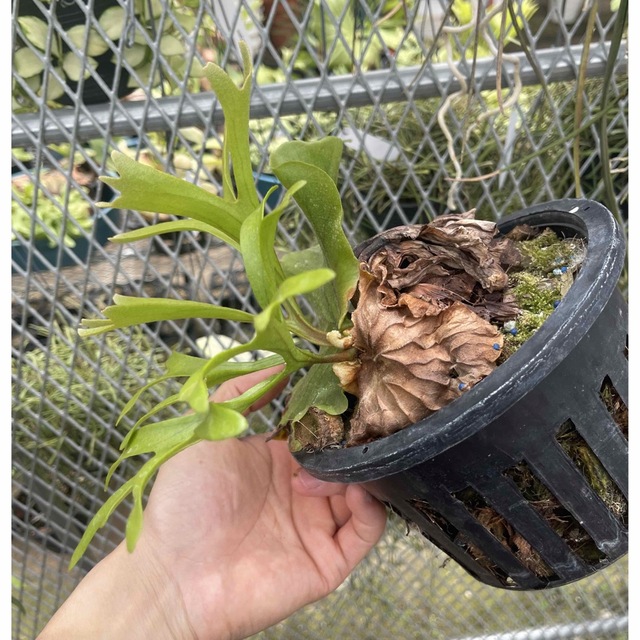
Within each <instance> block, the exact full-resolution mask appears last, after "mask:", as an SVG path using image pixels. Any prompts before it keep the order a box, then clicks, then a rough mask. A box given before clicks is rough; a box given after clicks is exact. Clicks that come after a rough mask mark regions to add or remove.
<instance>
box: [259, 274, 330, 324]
mask: <svg viewBox="0 0 640 640" xmlns="http://www.w3.org/2000/svg"><path fill="white" fill-rule="evenodd" d="M335 277H336V274H335V273H334V272H333V271H332V270H331V269H315V270H314V271H305V272H304V273H299V274H297V275H295V276H291V277H290V278H287V279H286V280H284V281H283V282H282V283H281V284H280V286H279V287H278V290H277V291H276V293H275V297H274V298H273V300H271V302H270V303H269V304H268V305H267V306H266V307H265V308H264V310H263V311H262V312H261V313H259V314H258V315H257V316H256V318H255V321H254V325H255V328H256V332H257V333H262V332H265V331H266V330H267V327H268V326H269V324H270V323H271V322H272V320H273V314H274V312H276V310H278V309H279V308H280V305H282V304H283V303H284V302H286V301H287V300H289V299H290V298H294V297H295V296H301V295H304V294H305V293H309V292H310V291H313V290H314V289H318V288H319V287H322V286H323V285H325V284H327V282H331V280H333V279H334V278H335ZM280 317H281V316H280Z"/></svg>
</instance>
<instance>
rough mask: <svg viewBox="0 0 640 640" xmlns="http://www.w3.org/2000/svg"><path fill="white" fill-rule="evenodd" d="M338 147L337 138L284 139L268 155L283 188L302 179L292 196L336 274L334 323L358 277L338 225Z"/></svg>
mask: <svg viewBox="0 0 640 640" xmlns="http://www.w3.org/2000/svg"><path fill="white" fill-rule="evenodd" d="M341 150H342V141H341V140H339V139H337V138H326V139H324V140H322V141H319V142H311V143H304V142H297V141H294V142H286V143H284V144H282V145H281V146H279V147H278V148H277V149H276V150H275V151H274V152H273V154H272V156H271V168H272V170H273V172H274V173H275V175H276V176H277V177H278V179H279V180H280V182H282V184H283V185H284V186H285V187H286V188H290V187H292V186H293V185H294V184H296V183H297V182H299V181H300V180H304V181H305V182H306V184H305V186H304V187H303V188H301V189H299V191H298V192H297V193H296V195H295V200H296V202H297V203H298V204H299V205H300V208H301V209H302V211H303V212H304V214H305V216H306V217H307V219H308V220H309V222H310V223H311V226H312V227H313V230H314V232H315V234H316V237H317V238H318V243H319V245H320V247H321V249H322V254H323V256H324V259H325V266H326V267H328V268H329V269H332V270H333V271H334V272H335V274H336V278H335V282H334V283H333V285H332V286H333V290H334V294H335V295H334V298H333V301H332V304H331V310H330V311H331V315H332V319H333V321H334V326H336V327H339V326H340V325H341V323H342V321H343V319H344V317H345V315H346V312H347V307H348V303H349V300H350V298H351V296H352V295H353V292H354V290H355V286H356V282H357V280H358V261H357V259H356V257H355V255H354V253H353V250H352V248H351V246H350V245H349V241H348V240H347V237H346V236H345V234H344V231H343V229H342V202H341V199H340V193H339V192H338V189H337V187H336V184H335V174H336V173H337V170H336V163H337V162H339V160H340V157H341Z"/></svg>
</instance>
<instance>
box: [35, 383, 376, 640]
mask: <svg viewBox="0 0 640 640" xmlns="http://www.w3.org/2000/svg"><path fill="white" fill-rule="evenodd" d="M270 373H273V372H272V371H264V372H256V373H253V374H249V375H248V376H244V377H242V378H237V379H236V380H234V381H230V382H229V383H226V384H225V385H222V386H221V387H220V388H219V390H218V391H217V393H216V394H215V395H214V398H215V399H216V400H219V401H220V400H225V399H229V398H231V397H234V396H236V395H239V394H240V393H242V392H243V391H244V390H246V389H248V388H249V387H251V386H253V385H254V384H255V383H256V382H257V381H258V380H259V379H262V378H264V377H266V376H267V375H269V374H270ZM269 399H271V398H269V397H268V398H265V399H263V401H262V403H263V404H264V403H265V402H267V401H268V400H269ZM253 408H258V407H257V406H256V407H252V409H253ZM385 521H386V513H385V509H384V507H383V506H382V505H381V504H380V503H379V502H378V501H377V500H375V499H374V498H373V497H371V496H370V495H369V494H368V493H367V492H366V491H365V490H364V489H363V488H362V487H360V486H358V485H348V486H347V485H342V484H336V483H325V482H321V481H318V480H315V479H314V478H312V477H311V476H310V475H309V474H308V473H307V472H306V471H304V470H303V469H301V468H300V466H299V465H298V463H297V462H296V461H295V459H294V458H293V457H292V456H291V454H290V453H289V451H288V447H287V444H286V443H285V442H281V441H267V439H266V437H265V436H249V437H247V438H243V439H236V440H226V441H221V442H202V443H199V444H197V445H194V446H192V447H190V448H189V449H187V450H185V451H183V452H182V453H180V454H178V455H176V456H175V457H174V458H173V459H171V460H169V461H168V462H167V463H165V465H163V467H162V468H161V470H160V472H159V474H158V478H157V480H156V482H155V485H154V487H153V489H152V491H151V495H150V497H149V501H148V504H147V507H146V509H145V513H144V525H143V529H142V533H141V536H140V539H139V540H138V543H137V546H136V549H135V551H134V552H133V553H132V554H128V553H127V551H126V549H125V548H124V547H123V545H121V546H120V547H118V549H116V551H114V553H113V554H112V556H113V557H111V556H110V557H108V558H107V559H106V560H105V561H103V562H102V563H100V564H99V565H98V566H97V567H96V569H94V571H92V572H91V573H90V574H89V575H88V576H87V578H86V579H85V581H87V582H89V585H88V587H87V588H90V587H92V586H93V589H94V590H95V589H96V588H99V587H100V585H101V584H103V583H104V581H105V579H107V576H110V578H111V579H112V580H116V581H119V582H120V583H122V582H123V580H125V581H127V580H128V582H126V585H130V584H135V585H137V586H136V587H135V588H126V586H124V585H123V587H121V590H123V591H124V592H126V593H127V594H128V596H126V597H123V595H124V594H123V593H120V594H117V596H116V597H117V599H119V601H120V607H122V602H123V601H126V608H127V610H128V611H132V612H133V610H134V607H133V604H132V602H134V601H137V602H140V601H141V602H144V603H145V606H146V610H145V612H144V618H142V617H141V616H140V613H139V612H138V618H137V620H136V622H137V623H138V624H139V625H141V626H140V628H139V630H140V633H138V630H137V629H136V627H135V626H132V625H131V624H129V625H127V624H120V627H119V628H121V629H122V632H123V634H125V633H126V634H127V635H122V636H121V635H117V633H119V632H116V631H115V629H114V628H113V627H111V629H110V633H111V634H110V635H104V636H99V635H98V634H96V633H95V630H94V631H93V635H92V636H91V637H105V638H120V637H123V638H124V637H126V638H127V639H130V638H137V637H140V638H147V637H151V636H150V635H149V629H150V628H153V629H154V635H153V637H154V638H162V637H170V638H198V639H199V640H205V639H208V638H215V639H218V638H229V639H230V638H245V637H247V636H249V635H251V634H253V633H256V632H258V631H260V630H261V629H264V628H266V627H269V626H271V625H273V624H275V623H277V622H279V621H280V620H282V619H284V618H286V617H287V616H289V615H290V614H291V613H293V612H294V611H296V610H297V609H299V608H300V607H302V606H304V605H305V604H308V603H310V602H314V601H315V600H318V599H320V598H322V597H324V596H326V595H328V594H329V593H331V592H332V591H333V590H334V589H336V588H337V587H338V586H339V585H340V584H341V583H342V582H343V581H344V580H345V578H346V577H347V576H348V575H349V573H350V572H351V571H352V570H353V569H354V567H355V566H356V565H357V564H358V563H359V562H360V560H362V558H364V556H365V555H366V554H367V553H368V551H369V550H370V549H371V548H372V547H373V545H374V544H375V543H376V542H377V541H378V540H379V538H380V536H381V535H382V533H383V531H384V526H385ZM103 564H104V567H103ZM101 567H103V569H102V574H100V573H99V570H100V569H101ZM94 572H96V573H95V575H94ZM92 575H94V578H93V580H91V581H90V580H89V579H90V578H91V577H92ZM101 577H102V579H100V578H101ZM132 579H133V583H132ZM83 584H84V582H83V583H82V584H81V585H80V588H81V587H82V586H83ZM80 588H79V589H80ZM103 591H104V589H103ZM74 595H75V594H74ZM87 595H88V594H87V593H85V598H84V600H85V602H86V599H87ZM72 599H73V595H72V598H71V599H70V601H69V602H71V601H72ZM66 606H67V605H65V607H66ZM63 609H64V607H63ZM125 619H126V615H125ZM141 620H142V622H141ZM52 622H55V618H54V620H53V621H52ZM118 622H119V623H122V620H121V619H119V620H118ZM142 627H144V629H145V630H143V629H142ZM48 629H49V627H47V630H48ZM162 630H164V631H162ZM45 637H46V638H54V637H63V636H62V635H60V636H56V635H46V636H44V635H43V636H42V638H45ZM64 637H66V638H73V637H82V636H76V635H71V636H69V635H67V636H64Z"/></svg>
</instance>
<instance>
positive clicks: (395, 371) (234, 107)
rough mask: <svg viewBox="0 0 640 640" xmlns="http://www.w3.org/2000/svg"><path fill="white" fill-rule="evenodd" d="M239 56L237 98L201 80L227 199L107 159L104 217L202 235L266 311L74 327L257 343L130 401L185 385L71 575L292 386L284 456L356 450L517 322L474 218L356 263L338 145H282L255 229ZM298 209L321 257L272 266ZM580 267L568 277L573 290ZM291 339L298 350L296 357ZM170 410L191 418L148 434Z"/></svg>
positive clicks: (154, 305)
mask: <svg viewBox="0 0 640 640" xmlns="http://www.w3.org/2000/svg"><path fill="white" fill-rule="evenodd" d="M242 57H243V65H244V75H243V79H242V82H241V84H240V86H239V87H238V86H236V84H235V83H234V81H233V80H232V79H231V78H230V76H229V75H228V74H227V73H225V72H224V71H223V70H222V69H221V68H219V67H217V66H216V65H213V64H211V65H208V66H207V68H206V73H207V75H208V77H209V80H210V82H211V85H212V86H213V88H214V90H215V92H216V94H217V95H218V99H219V101H220V103H221V106H222V108H223V111H224V115H225V127H226V130H225V136H224V148H223V168H222V178H223V189H224V195H223V197H219V196H217V195H214V194H212V193H210V192H209V191H206V190H204V189H203V188H201V187H198V186H196V185H194V184H191V183H188V182H185V181H184V180H181V179H179V178H176V177H174V176H170V175H168V174H164V173H161V172H159V171H157V170H155V169H153V168H152V167H149V166H146V165H142V164H139V163H137V162H135V161H134V160H132V159H130V158H128V157H126V156H124V155H122V154H117V153H116V154H115V155H114V156H113V161H114V164H115V167H116V169H117V171H118V173H119V174H120V177H118V178H104V180H105V182H107V184H109V185H110V186H112V187H113V188H115V189H116V190H118V191H120V193H121V195H120V196H119V198H117V199H116V201H115V202H114V203H113V204H114V206H121V207H125V208H131V209H143V210H147V211H149V210H151V211H154V212H156V213H166V214H173V215H178V216H183V219H180V220H172V221H169V222H161V223H159V224H155V225H152V226H149V227H146V228H143V229H137V230H135V231H130V232H127V233H123V234H121V235H119V236H116V237H115V238H114V239H113V240H114V241H116V242H127V241H132V240H139V239H142V238H147V237H150V236H153V235H156V234H159V233H167V232H177V231H178V232H179V231H184V230H197V231H200V232H206V233H210V234H212V235H213V236H215V237H217V238H219V239H222V240H224V241H226V242H227V243H228V244H230V245H231V246H232V247H234V248H235V249H237V250H239V252H240V253H241V254H242V257H243V260H244V265H245V271H246V274H247V278H248V281H249V284H250V285H251V288H252V291H253V294H254V296H255V298H256V300H257V302H258V304H259V306H260V307H261V309H262V310H261V311H260V312H259V313H257V314H251V313H248V312H246V311H243V310H238V309H230V308H226V307H221V306H217V305H212V304H207V303H203V302H198V301H194V300H166V299H155V298H146V299H138V298H135V297H127V296H114V302H115V304H114V305H113V306H110V307H107V308H106V309H105V310H104V316H105V317H104V318H94V319H84V320H83V321H82V323H81V328H80V334H81V335H95V334H100V333H103V332H105V331H110V330H112V329H122V328H127V327H131V326H134V325H137V324H140V323H145V322H156V321H161V320H181V319H187V318H210V319H224V320H229V321H232V322H239V323H246V324H250V325H252V327H253V337H252V338H251V339H250V340H249V341H248V342H247V343H246V344H239V345H235V346H233V347H231V348H229V349H227V350H226V351H224V352H221V353H219V354H217V355H215V356H213V357H211V358H208V359H207V358H198V357H193V356H190V355H186V354H181V353H173V354H172V355H171V356H170V357H169V359H168V360H167V363H166V373H165V375H163V376H161V377H160V378H159V380H156V381H152V382H150V383H149V384H148V385H146V386H145V387H143V388H142V389H140V390H139V391H138V392H137V393H136V394H134V396H133V397H132V398H131V400H130V401H129V402H128V403H127V405H126V406H125V408H124V410H123V413H125V414H126V413H127V412H128V411H129V410H131V409H133V407H134V406H135V405H136V404H137V403H138V401H139V400H140V397H141V394H142V393H144V391H145V390H146V389H147V388H149V387H150V386H152V385H154V384H156V383H157V382H158V381H166V380H168V379H173V378H176V379H179V380H182V381H183V382H182V383H181V386H180V388H179V390H178V391H177V392H176V393H174V394H173V395H171V396H169V397H168V398H166V399H165V400H163V401H161V402H159V403H158V404H156V405H155V406H153V407H152V409H151V410H149V411H147V413H145V415H143V416H142V417H141V418H140V419H139V420H138V421H137V422H136V423H135V425H134V426H133V428H132V429H131V431H130V432H129V433H128V435H127V436H126V437H125V439H124V441H123V443H122V445H121V451H122V453H121V455H120V458H119V459H118V460H117V461H116V462H115V463H114V465H113V466H112V469H111V470H110V472H109V474H108V475H107V482H108V481H109V479H110V478H111V476H112V474H113V471H114V470H115V469H116V468H117V466H118V465H119V464H120V462H122V460H124V459H127V458H130V457H132V456H137V455H144V456H148V455H151V457H150V458H149V459H148V460H147V461H146V462H145V463H144V464H143V465H142V467H141V468H140V469H139V470H138V471H137V473H136V474H135V476H134V477H133V478H131V479H130V480H128V481H127V482H126V483H125V484H124V485H122V486H121V487H120V488H119V489H118V490H117V491H116V492H115V493H114V494H113V495H112V496H111V497H110V498H109V499H108V500H107V501H106V503H105V504H104V505H103V507H102V508H101V509H100V511H99V512H98V513H97V515H96V516H95V518H94V519H93V520H92V521H91V523H90V524H89V526H88V528H87V530H86V532H85V534H84V536H83V538H82V539H81V541H80V543H79V545H78V548H77V549H76V551H75V553H74V555H73V557H72V560H71V563H72V565H73V564H75V563H76V562H77V561H78V559H79V558H80V556H81V555H82V553H83V552H84V550H85V549H86V547H87V545H88V543H89V541H90V540H91V538H92V536H93V535H94V534H95V533H96V531H97V529H98V528H99V527H101V526H102V525H104V524H105V522H106V520H107V518H108V517H109V515H110V514H111V513H112V512H113V511H114V509H115V508H116V507H117V506H118V505H119V504H120V503H121V502H122V501H123V500H124V499H125V498H126V497H127V496H129V495H130V494H131V495H132V496H133V502H134V506H133V509H132V512H131V515H130V516H129V519H128V521H127V529H126V538H127V546H128V548H129V549H132V548H133V547H134V545H135V543H136V540H137V538H138V536H139V535H140V531H141V529H142V519H143V494H144V491H145V489H146V487H147V485H148V483H149V481H150V479H151V478H152V476H153V475H154V473H155V472H156V471H157V469H158V468H159V467H160V466H161V465H162V464H163V463H164V462H165V461H166V460H168V459H169V458H170V457H172V456H173V455H175V454H176V453H178V452H180V451H182V450H183V449H185V448H186V447H189V446H191V445H192V444H195V443H197V442H199V441H201V440H219V439H222V438H229V437H235V436H238V435H240V434H241V433H242V432H243V431H245V429H246V427H247V422H246V419H245V418H244V416H243V412H244V411H246V410H247V409H248V408H249V407H250V406H251V405H252V404H254V403H255V402H256V401H257V400H258V399H259V398H260V397H262V396H263V395H264V394H266V393H267V392H268V391H269V390H271V389H273V388H275V387H276V386H277V385H279V384H280V383H281V382H282V381H283V380H284V379H285V378H287V377H288V376H291V375H292V374H294V373H295V372H297V371H299V370H301V369H307V370H308V372H307V373H306V375H304V376H303V377H301V378H300V380H299V381H298V382H297V384H296V385H295V386H294V388H293V390H292V393H291V396H290V398H289V401H288V404H287V407H286V410H285V411H284V414H283V416H282V422H281V423H282V424H283V425H284V426H285V427H286V429H287V431H288V434H289V444H290V448H291V449H292V450H293V451H297V450H300V449H305V450H308V449H311V450H317V449H322V448H327V447H336V446H338V447H339V446H345V445H346V446H353V445H358V444H364V443H367V442H371V441H373V440H375V439H378V438H381V437H385V436H387V435H390V434H391V433H394V432H395V431H398V430H400V429H403V428H405V427H407V426H409V425H410V424H412V423H415V422H417V421H419V420H421V419H422V418H424V417H426V416H427V415H430V414H431V413H434V412H435V411H438V410H439V409H440V408H442V407H443V406H445V405H446V404H448V403H449V402H452V401H453V400H455V399H456V398H458V397H460V396H461V395H463V394H464V393H466V392H467V391H468V390H469V389H470V388H472V387H473V386H474V385H475V384H477V383H478V382H479V381H480V380H482V379H483V378H484V377H486V376H487V375H489V374H490V373H491V372H492V371H493V369H494V368H495V367H496V366H497V363H498V361H499V358H500V356H501V353H502V350H503V346H505V344H506V343H505V336H504V334H503V331H502V327H503V326H504V323H505V322H507V321H513V320H514V319H515V318H516V317H517V316H518V315H519V313H520V308H519V306H518V303H517V300H516V299H514V297H513V295H512V293H513V292H514V288H513V285H514V281H513V279H512V278H511V276H510V274H509V273H507V271H509V272H513V271H514V270H517V269H518V268H520V267H521V266H522V261H523V260H522V258H523V256H522V254H521V253H520V252H519V251H518V249H517V247H516V240H515V239H513V238H510V237H508V236H503V237H497V235H498V230H497V227H496V225H495V223H493V222H489V221H483V220H475V219H474V213H473V211H470V212H467V213H465V214H455V215H449V216H440V217H439V218H438V219H437V220H435V221H434V222H432V223H430V224H429V225H424V226H419V225H416V226H406V227H397V228H395V229H391V230H389V231H387V232H384V233H382V234H378V236H375V237H374V238H372V239H370V241H368V242H367V243H366V244H365V245H362V246H361V247H360V248H359V249H358V257H357V258H356V255H355V253H354V250H353V249H352V248H351V246H350V245H349V242H348V241H347V238H346V236H345V234H344V232H343V229H342V215H343V211H342V205H341V201H340V195H339V192H338V189H337V187H336V179H337V175H338V167H339V163H340V160H341V155H342V142H341V141H340V140H339V139H337V138H331V137H327V138H324V139H321V140H316V141H312V142H300V141H291V142H286V143H284V144H282V145H280V146H279V147H277V149H275V150H274V151H273V153H272V154H271V158H270V165H271V170H272V171H273V173H274V174H275V175H276V177H277V178H278V179H279V181H280V182H281V183H282V185H283V186H284V187H285V189H287V193H286V194H285V196H284V198H283V199H282V201H281V202H280V204H279V205H278V206H277V207H276V208H275V209H274V211H272V212H271V213H270V214H268V215H265V201H266V200H268V198H269V195H270V194H269V193H267V194H266V196H265V198H264V200H261V199H260V198H259V196H258V193H257V191H256V187H255V184H254V178H253V173H252V164H251V157H250V148H249V105H250V93H251V76H252V69H251V59H250V55H249V50H248V48H247V46H246V45H243V46H242ZM293 199H295V201H296V203H297V205H298V207H299V208H300V210H301V211H302V212H303V214H304V215H305V216H306V217H307V219H308V221H309V223H310V226H311V227H312V229H313V231H314V233H315V237H316V240H317V244H315V245H313V246H311V247H310V248H308V249H305V250H300V251H293V252H289V253H288V254H286V255H283V256H282V257H279V256H278V255H277V254H276V251H275V248H274V244H275V236H276V230H277V226H278V221H279V219H280V216H281V215H282V214H283V212H284V211H285V210H286V209H287V207H288V206H289V204H290V203H291V202H292V200H293ZM536 233H537V232H535V233H534V235H535V234H536ZM520 235H523V236H524V237H529V236H530V235H531V231H530V230H528V229H525V230H521V232H520ZM552 235H553V234H552ZM573 249H575V247H574V248H573ZM573 249H572V251H573ZM573 252H574V253H575V251H573ZM567 262H568V261H567V260H564V263H567ZM577 268H578V265H577V264H575V265H574V264H564V269H565V271H566V274H565V276H564V277H565V278H566V279H567V284H568V282H569V281H570V279H571V277H572V276H571V273H572V272H573V271H574V270H575V269H577ZM558 271H559V273H563V272H562V271H561V269H558ZM561 280H562V279H561V278H560V279H558V281H561ZM554 291H555V289H554ZM554 295H555V293H554ZM299 296H306V297H307V299H308V301H309V303H310V305H311V307H312V308H313V309H315V310H316V312H317V316H316V318H315V319H314V321H313V322H311V321H310V320H309V319H308V318H307V317H306V316H305V315H304V313H303V311H302V308H301V306H300V304H299V300H298V297H299ZM552 302H553V301H551V302H550V304H551V305H552ZM297 341H302V342H303V343H304V342H306V343H307V345H308V347H300V346H298V344H297ZM506 346H507V347H508V344H506ZM507 350H508V349H507ZM249 351H252V352H271V353H272V354H273V355H266V356H263V357H261V358H260V359H259V360H257V361H256V362H249V363H247V362H244V363H236V362H233V360H232V359H233V358H235V357H236V356H238V355H239V354H242V353H245V352H249ZM275 365H280V367H279V369H278V370H277V372H276V373H272V374H271V375H269V376H268V377H267V378H266V379H264V380H263V381H262V382H260V383H258V384H256V385H255V386H254V387H252V388H251V389H249V390H248V391H246V392H245V393H243V394H242V395H240V396H239V397H237V398H234V399H233V400H228V401H225V402H213V401H212V400H211V399H210V395H209V394H210V390H211V388H212V387H215V386H216V385H218V384H220V383H222V382H224V381H226V380H229V379H232V378H234V377H236V376H239V375H242V374H245V373H248V372H250V371H259V370H265V369H268V368H270V367H272V366H275ZM177 403H182V404H184V405H187V406H188V407H189V408H190V409H191V412H189V413H186V414H185V415H181V416H179V417H171V418H169V419H166V420H160V421H159V422H151V419H152V418H154V419H155V418H157V417H158V416H157V414H158V413H159V412H160V411H162V410H163V409H164V408H166V407H168V406H171V405H174V404H177ZM309 434H312V437H311V439H310V438H309Z"/></svg>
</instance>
